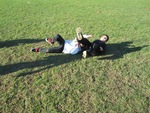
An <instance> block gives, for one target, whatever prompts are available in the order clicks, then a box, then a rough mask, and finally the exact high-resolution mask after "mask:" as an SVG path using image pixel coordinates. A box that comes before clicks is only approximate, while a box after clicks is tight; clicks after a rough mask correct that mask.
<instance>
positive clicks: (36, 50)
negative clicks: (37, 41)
mask: <svg viewBox="0 0 150 113" xmlns="http://www.w3.org/2000/svg"><path fill="white" fill-rule="evenodd" d="M31 51H32V52H39V48H32V49H31Z"/></svg>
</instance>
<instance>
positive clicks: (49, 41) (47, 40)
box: [45, 38, 54, 44]
mask: <svg viewBox="0 0 150 113" xmlns="http://www.w3.org/2000/svg"><path fill="white" fill-rule="evenodd" d="M45 41H46V42H48V43H49V44H54V42H53V41H52V38H46V39H45Z"/></svg>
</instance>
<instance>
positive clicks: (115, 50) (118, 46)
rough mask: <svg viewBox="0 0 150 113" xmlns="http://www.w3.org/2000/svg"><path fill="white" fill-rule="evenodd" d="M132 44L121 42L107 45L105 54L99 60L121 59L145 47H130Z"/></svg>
mask: <svg viewBox="0 0 150 113" xmlns="http://www.w3.org/2000/svg"><path fill="white" fill-rule="evenodd" d="M132 43H133V42H121V43H114V44H108V45H107V48H108V49H107V52H106V53H105V55H104V56H103V57H101V58H99V60H104V59H108V60H115V59H119V58H123V56H124V55H125V54H128V53H132V52H136V51H140V50H141V49H142V48H144V47H147V45H145V46H139V47H135V46H133V45H132Z"/></svg>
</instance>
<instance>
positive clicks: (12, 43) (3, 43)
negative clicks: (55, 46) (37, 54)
mask: <svg viewBox="0 0 150 113" xmlns="http://www.w3.org/2000/svg"><path fill="white" fill-rule="evenodd" d="M41 41H43V39H17V40H7V41H0V48H3V47H12V46H17V45H19V44H25V43H26V44H29V43H35V42H36V43H37V42H41Z"/></svg>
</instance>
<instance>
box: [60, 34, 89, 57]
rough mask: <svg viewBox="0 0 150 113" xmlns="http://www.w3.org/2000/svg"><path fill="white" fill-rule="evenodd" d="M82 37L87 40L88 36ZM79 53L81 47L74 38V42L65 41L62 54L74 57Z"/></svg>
mask: <svg viewBox="0 0 150 113" xmlns="http://www.w3.org/2000/svg"><path fill="white" fill-rule="evenodd" d="M83 37H84V38H87V37H88V35H83ZM80 51H81V47H80V45H79V44H78V41H77V39H76V38H75V39H74V40H65V45H64V49H63V53H66V54H72V55H74V54H77V53H78V52H80Z"/></svg>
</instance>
